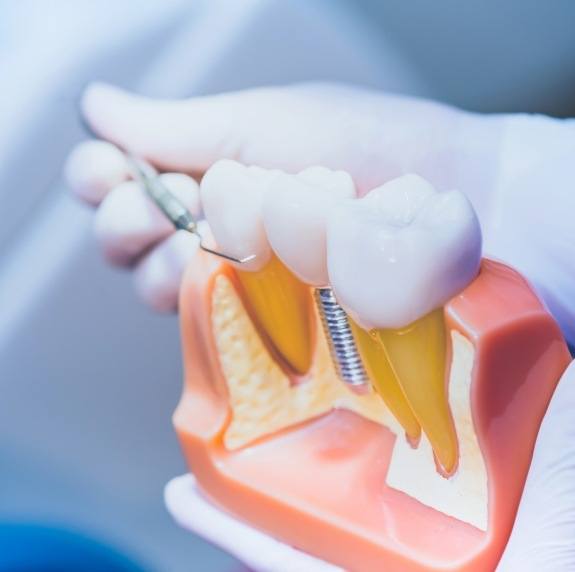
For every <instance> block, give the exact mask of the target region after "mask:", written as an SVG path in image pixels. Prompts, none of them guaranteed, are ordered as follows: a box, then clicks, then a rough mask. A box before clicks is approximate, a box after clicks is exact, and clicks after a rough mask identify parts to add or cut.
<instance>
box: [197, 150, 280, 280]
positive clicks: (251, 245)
mask: <svg viewBox="0 0 575 572" xmlns="http://www.w3.org/2000/svg"><path fill="white" fill-rule="evenodd" d="M276 175H277V171H269V170H266V169H261V168H259V167H246V166H244V165H242V164H240V163H237V162H235V161H229V160H222V161H218V162H217V163H215V164H214V165H213V166H212V167H211V168H210V169H209V170H208V171H207V172H206V174H205V175H204V177H203V179H202V182H201V185H200V194H201V199H202V204H203V207H204V213H205V216H206V220H207V221H208V222H209V224H210V228H211V230H212V233H213V235H214V237H215V239H216V241H217V243H218V247H219V249H220V250H222V251H223V252H225V253H226V254H230V255H231V256H234V257H236V258H240V259H241V258H245V257H248V256H252V255H255V259H254V260H251V261H249V262H248V263H246V264H243V265H241V268H242V269H245V270H252V271H253V270H259V269H261V268H262V267H263V266H264V265H265V264H266V263H267V262H268V261H269V259H270V257H271V248H270V245H269V242H268V240H267V237H266V232H265V229H264V224H263V220H262V203H263V199H264V195H265V193H266V191H267V189H268V188H269V184H270V182H271V181H272V180H273V179H274V178H275V177H276Z"/></svg>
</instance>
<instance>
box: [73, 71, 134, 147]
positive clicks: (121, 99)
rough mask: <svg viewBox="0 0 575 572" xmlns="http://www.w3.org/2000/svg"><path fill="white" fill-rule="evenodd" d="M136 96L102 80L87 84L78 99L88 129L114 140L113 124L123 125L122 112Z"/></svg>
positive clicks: (114, 130)
mask: <svg viewBox="0 0 575 572" xmlns="http://www.w3.org/2000/svg"><path fill="white" fill-rule="evenodd" d="M135 98H136V96H134V95H132V94H130V93H129V92H127V91H125V90H123V89H121V88H119V87H116V86H113V85H110V84H108V83H104V82H93V83H91V84H89V85H88V86H87V87H86V89H85V90H84V93H83V94H82V97H81V100H80V110H81V113H82V116H83V118H84V120H85V121H86V123H87V126H88V127H89V129H91V130H92V131H93V132H94V133H95V134H96V135H98V136H100V137H102V138H104V139H108V140H111V141H115V137H114V134H115V132H116V129H115V125H116V122H117V120H118V119H120V122H119V125H120V126H123V122H122V121H121V119H122V114H123V111H124V110H125V109H126V107H127V106H129V105H130V103H131V102H132V101H133V100H134V99H135Z"/></svg>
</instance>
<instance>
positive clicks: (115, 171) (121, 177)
mask: <svg viewBox="0 0 575 572" xmlns="http://www.w3.org/2000/svg"><path fill="white" fill-rule="evenodd" d="M128 177H129V167H128V163H127V161H126V158H125V156H124V154H123V153H122V152H121V151H120V150H119V149H118V148H117V147H116V146H114V145H112V144H111V143H107V142H105V141H85V142H83V143H80V144H79V145H77V146H76V147H75V148H74V149H73V150H72V152H71V153H70V155H69V156H68V158H67V160H66V163H65V165H64V178H65V180H66V183H67V185H68V187H69V188H70V189H71V191H72V192H73V193H74V195H75V196H77V197H78V198H80V199H81V200H83V201H84V202H86V203H88V204H91V205H94V206H97V205H99V204H100V203H101V202H102V200H103V199H104V197H105V196H106V195H107V194H108V192H109V191H110V190H111V189H113V188H114V187H116V186H117V185H119V184H120V183H122V182H123V181H125V180H127V179H128Z"/></svg>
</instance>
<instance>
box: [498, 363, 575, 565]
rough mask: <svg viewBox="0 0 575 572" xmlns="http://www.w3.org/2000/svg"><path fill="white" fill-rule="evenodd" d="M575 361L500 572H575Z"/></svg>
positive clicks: (548, 419) (546, 429)
mask: <svg viewBox="0 0 575 572" xmlns="http://www.w3.org/2000/svg"><path fill="white" fill-rule="evenodd" d="M574 411H575V362H573V363H571V365H570V366H569V367H568V368H567V370H566V372H565V373H564V374H563V377H562V378H561V381H560V382H559V385H558V386H557V390H556V391H555V394H554V395H553V399H552V400H551V403H550V405H549V408H548V410H547V413H546V414H545V418H544V419H543V423H542V424H541V429H540V431H539V435H538V437H537V443H536V445H535V451H534V454H533V460H532V463H531V468H530V470H529V476H528V477H527V482H526V484H525V489H524V492H523V497H522V499H521V503H520V506H519V511H518V513H517V519H516V522H515V526H514V528H513V532H512V534H511V537H510V539H509V543H508V545H507V548H506V550H505V554H504V556H503V558H502V560H501V562H500V565H499V568H498V570H500V571H502V572H515V571H518V572H519V571H521V572H528V571H530V570H533V571H535V570H558V571H561V570H575V550H574V544H573V539H574V538H575V423H574V422H573V419H574V417H573V412H574Z"/></svg>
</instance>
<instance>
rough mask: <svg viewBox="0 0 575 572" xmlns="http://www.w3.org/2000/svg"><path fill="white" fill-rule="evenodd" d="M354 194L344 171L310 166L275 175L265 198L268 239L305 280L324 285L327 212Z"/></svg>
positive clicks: (290, 267) (293, 270)
mask: <svg viewBox="0 0 575 572" xmlns="http://www.w3.org/2000/svg"><path fill="white" fill-rule="evenodd" d="M353 197H355V187H354V184H353V181H352V180H351V177H350V176H349V175H348V174H347V173H345V172H343V171H331V170H329V169H326V168H324V167H310V168H308V169H305V170H304V171H301V172H300V173H298V174H297V175H288V174H285V173H282V174H280V175H278V176H277V177H276V178H274V180H273V182H272V184H271V189H270V192H269V193H267V195H266V197H265V200H264V224H265V228H266V232H267V236H268V240H269V241H270V243H271V246H272V248H273V249H274V251H275V252H276V254H277V255H278V256H279V257H280V259H281V260H282V262H283V263H284V264H285V265H286V266H287V267H288V268H289V269H290V270H291V271H292V272H293V273H294V274H295V275H296V276H297V277H298V278H300V279H301V280H302V281H303V282H305V283H306V284H310V285H313V286H325V285H327V283H328V275H327V257H326V236H325V235H326V215H327V212H328V211H329V209H330V208H331V207H332V206H333V205H334V204H335V203H336V202H337V201H338V200H340V199H345V198H353Z"/></svg>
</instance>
